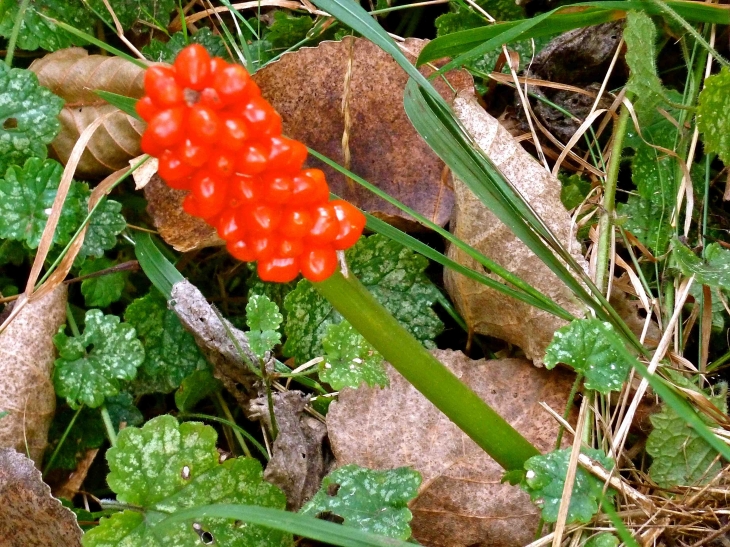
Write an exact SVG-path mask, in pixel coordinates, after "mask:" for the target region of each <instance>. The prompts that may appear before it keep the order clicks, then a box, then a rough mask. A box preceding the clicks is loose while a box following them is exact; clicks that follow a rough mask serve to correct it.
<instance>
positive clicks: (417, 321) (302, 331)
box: [284, 234, 443, 363]
mask: <svg viewBox="0 0 730 547" xmlns="http://www.w3.org/2000/svg"><path fill="white" fill-rule="evenodd" d="M346 255H347V261H348V263H349V266H350V271H351V272H352V273H353V274H355V275H356V276H357V277H358V278H359V279H360V281H361V282H362V283H363V284H364V285H365V286H366V287H367V288H368V290H369V291H370V292H371V293H372V294H373V296H374V297H375V298H376V299H377V300H378V301H379V302H380V303H381V304H382V305H383V306H385V308H386V309H387V310H388V311H389V312H390V313H392V314H393V316H394V317H395V318H396V319H398V321H400V323H401V324H402V325H403V326H404V327H405V328H406V329H407V330H408V331H409V332H410V333H411V334H412V335H413V336H415V337H416V338H417V339H418V340H420V341H421V342H423V344H424V345H425V346H426V347H428V348H432V347H434V344H433V342H432V340H433V339H434V337H436V335H438V334H439V333H440V332H441V330H442V329H443V323H441V320H440V319H439V318H438V316H437V315H436V313H435V312H434V311H433V310H432V309H431V305H432V304H433V303H434V302H435V301H436V300H437V298H438V289H437V288H436V287H435V286H434V285H433V283H431V281H430V280H429V279H428V277H426V275H425V274H424V273H423V272H424V270H425V269H426V267H427V266H428V260H427V259H426V258H424V257H423V256H421V255H418V254H416V253H414V252H412V251H410V250H409V249H407V248H405V247H403V246H402V245H401V244H399V243H396V242H395V241H392V240H390V239H388V238H386V237H384V236H381V235H379V234H376V235H373V236H370V237H367V238H360V241H358V242H357V244H356V245H354V246H353V247H351V248H350V249H349V250H348V251H347V253H346ZM284 307H285V308H286V310H287V322H286V327H285V331H286V336H287V340H286V343H285V344H284V353H285V354H286V355H289V356H292V357H295V358H296V360H297V362H298V363H305V362H306V361H308V360H310V359H312V358H313V357H318V356H320V355H322V354H323V348H322V339H323V338H324V336H325V335H326V334H327V327H328V325H330V324H332V323H339V322H340V321H342V316H340V314H338V313H337V312H336V311H335V310H334V308H333V307H332V305H331V304H330V303H329V302H328V301H327V300H325V299H324V298H322V297H321V296H319V294H318V293H317V292H316V291H315V290H314V287H312V284H311V283H310V282H309V281H307V280H302V281H300V282H299V283H298V284H297V288H296V289H295V290H293V291H292V292H290V293H289V294H288V295H287V297H286V299H285V300H284Z"/></svg>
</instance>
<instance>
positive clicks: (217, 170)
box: [207, 150, 236, 179]
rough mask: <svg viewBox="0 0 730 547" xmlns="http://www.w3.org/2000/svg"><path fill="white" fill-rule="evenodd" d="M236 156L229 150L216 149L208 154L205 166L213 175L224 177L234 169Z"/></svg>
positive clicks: (229, 174)
mask: <svg viewBox="0 0 730 547" xmlns="http://www.w3.org/2000/svg"><path fill="white" fill-rule="evenodd" d="M235 160H236V157H235V156H234V154H233V152H231V151H229V150H218V151H215V152H213V153H212V154H211V155H210V159H209V160H208V164H207V167H208V168H209V169H210V172H211V174H212V175H213V176H215V177H218V178H221V179H226V178H228V177H230V176H231V175H233V173H234V172H235V171H236V167H235V165H236V163H235Z"/></svg>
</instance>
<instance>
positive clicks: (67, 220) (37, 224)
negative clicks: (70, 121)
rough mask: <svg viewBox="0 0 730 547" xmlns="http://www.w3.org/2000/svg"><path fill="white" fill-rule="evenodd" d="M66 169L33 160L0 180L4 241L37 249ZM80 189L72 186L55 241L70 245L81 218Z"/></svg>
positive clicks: (0, 231)
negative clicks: (71, 237) (21, 242)
mask: <svg viewBox="0 0 730 547" xmlns="http://www.w3.org/2000/svg"><path fill="white" fill-rule="evenodd" d="M62 172H63V167H61V164H60V163H58V162H57V161H54V160H45V161H44V160H41V159H40V158H30V159H28V160H27V161H26V162H25V165H24V166H23V167H22V168H20V167H18V166H15V165H12V166H10V167H8V169H7V171H6V172H5V178H3V179H0V237H2V238H6V239H13V240H16V241H23V242H25V244H26V245H28V247H30V248H31V249H35V248H36V247H38V243H39V242H40V239H41V235H42V233H43V229H44V228H45V227H46V222H47V221H48V215H49V214H50V210H51V207H52V206H53V200H54V199H55V198H56V190H57V189H58V184H59V182H60V181H61V173H62ZM81 201H82V200H81V198H80V196H79V194H78V186H77V185H76V184H72V186H71V189H70V190H69V193H68V196H67V198H66V202H65V203H64V207H63V211H61V218H60V219H59V221H58V226H57V228H56V233H55V234H54V241H55V242H59V241H67V240H68V238H69V235H70V234H71V233H72V232H73V231H74V228H75V226H76V224H77V223H78V222H79V218H81V215H82V214H83V212H82V203H81Z"/></svg>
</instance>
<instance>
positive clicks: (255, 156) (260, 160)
mask: <svg viewBox="0 0 730 547" xmlns="http://www.w3.org/2000/svg"><path fill="white" fill-rule="evenodd" d="M267 164H268V160H267V159H266V149H265V148H264V147H263V146H261V145H260V144H258V143H251V144H245V145H244V146H243V148H241V150H239V152H238V159H237V160H236V172H237V173H242V174H244V175H258V174H259V173H262V172H263V171H264V170H265V169H266V166H267Z"/></svg>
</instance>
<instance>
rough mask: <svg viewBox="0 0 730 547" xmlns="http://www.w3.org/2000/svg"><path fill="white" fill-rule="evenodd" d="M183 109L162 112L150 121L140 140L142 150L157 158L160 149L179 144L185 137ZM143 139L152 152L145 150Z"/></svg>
mask: <svg viewBox="0 0 730 547" xmlns="http://www.w3.org/2000/svg"><path fill="white" fill-rule="evenodd" d="M184 127H185V109H184V108H180V107H178V108H170V109H168V110H163V111H162V112H160V113H159V114H157V115H156V116H155V117H154V118H152V119H151V120H150V122H149V123H148V124H147V130H146V131H145V132H144V135H143V138H142V149H143V150H144V151H145V152H147V153H148V154H151V155H153V156H159V154H160V152H161V151H162V149H165V148H170V147H172V146H174V145H176V144H177V143H178V142H180V141H181V140H182V139H183V138H184V135H185V128H184ZM145 138H146V140H147V141H149V144H150V145H151V149H153V150H155V151H154V152H153V151H152V150H150V151H147V150H145V148H144V146H145Z"/></svg>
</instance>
